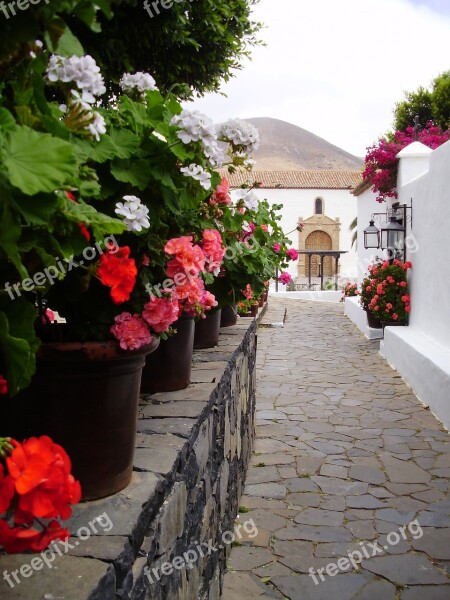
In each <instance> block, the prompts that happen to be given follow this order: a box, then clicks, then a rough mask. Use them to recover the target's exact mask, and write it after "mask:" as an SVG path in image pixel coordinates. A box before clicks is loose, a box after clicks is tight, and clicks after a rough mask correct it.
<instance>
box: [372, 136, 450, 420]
mask: <svg viewBox="0 0 450 600" xmlns="http://www.w3.org/2000/svg"><path fill="white" fill-rule="evenodd" d="M415 144H416V147H415V148H414V147H413V148H411V147H408V148H405V149H404V150H403V151H402V153H401V158H400V168H399V182H400V183H401V182H403V184H404V185H401V186H399V201H400V203H401V204H408V205H409V204H410V203H411V199H412V201H413V227H412V232H411V234H410V240H409V246H410V249H409V252H408V256H407V258H408V259H409V260H410V261H411V262H412V265H413V267H412V269H411V271H410V274H409V282H410V288H411V308H412V312H411V315H410V324H409V327H387V328H386V330H385V334H384V340H383V341H382V342H381V345H380V351H381V354H382V355H383V356H384V357H385V358H386V360H387V361H388V362H389V363H390V364H391V365H392V366H393V367H394V368H395V369H397V371H398V372H399V373H400V374H401V375H402V377H403V379H404V380H405V381H406V382H407V383H408V384H409V385H410V386H411V387H412V389H413V390H414V392H415V393H416V395H417V397H418V398H419V399H420V400H421V401H422V402H423V404H424V405H425V406H429V407H430V410H431V411H432V412H433V413H434V414H435V415H436V416H437V417H438V418H439V419H440V420H441V421H442V423H443V424H444V425H445V426H446V427H447V429H450V142H447V143H446V144H444V145H443V146H441V147H440V148H438V149H437V150H435V151H434V152H432V153H429V151H428V150H427V149H424V152H423V155H422V156H420V155H418V154H417V142H416V143H415ZM411 146H413V145H411ZM414 153H416V154H414ZM427 154H428V156H427ZM426 159H427V160H428V165H429V167H428V171H426V172H425V173H424V170H425V169H424V162H425V160H426ZM414 175H416V177H414Z"/></svg>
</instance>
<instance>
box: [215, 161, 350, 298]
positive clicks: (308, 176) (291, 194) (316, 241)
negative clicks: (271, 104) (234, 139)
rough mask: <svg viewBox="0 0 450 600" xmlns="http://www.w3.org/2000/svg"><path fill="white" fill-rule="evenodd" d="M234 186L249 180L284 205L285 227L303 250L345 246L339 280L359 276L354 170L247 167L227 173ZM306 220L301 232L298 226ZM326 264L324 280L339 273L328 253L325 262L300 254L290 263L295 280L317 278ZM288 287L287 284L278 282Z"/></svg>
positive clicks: (263, 195) (259, 191) (267, 197)
mask: <svg viewBox="0 0 450 600" xmlns="http://www.w3.org/2000/svg"><path fill="white" fill-rule="evenodd" d="M223 175H224V177H226V178H227V179H228V181H229V183H230V187H231V188H232V189H236V188H239V187H241V186H243V185H245V184H247V185H248V183H249V182H251V183H253V184H254V185H255V187H256V188H258V189H255V192H256V193H257V195H258V197H259V198H260V199H261V200H263V199H265V200H267V201H268V202H269V203H270V204H272V205H273V204H282V205H283V209H282V211H281V212H282V221H281V226H282V228H283V231H285V232H286V233H287V232H291V233H289V236H288V237H289V238H290V239H291V242H292V247H293V248H295V249H296V250H299V251H316V250H317V251H334V252H338V251H341V252H342V254H341V255H340V256H339V266H338V273H337V274H338V276H339V279H340V280H341V281H344V280H345V281H346V280H347V279H350V280H352V281H355V280H356V277H357V255H356V249H355V248H354V247H353V248H352V244H351V239H352V232H351V231H350V225H351V223H352V221H353V220H354V219H355V217H356V215H357V199H356V198H355V196H354V195H353V194H352V190H353V189H354V188H355V187H356V186H357V185H358V184H359V183H360V182H361V174H360V173H359V172H356V171H326V170H320V171H319V170H316V171H258V170H255V171H253V172H251V173H250V174H249V173H248V172H247V171H237V172H236V173H233V174H230V173H225V172H224V173H223ZM299 223H303V224H304V228H303V231H302V232H301V233H299V232H298V231H296V227H297V225H298V224H299ZM322 265H323V277H324V280H327V279H328V278H333V279H334V277H335V275H336V260H335V258H334V257H332V256H326V257H325V258H324V260H323V263H322V261H321V259H320V256H319V255H312V256H311V259H310V260H309V258H308V256H307V255H305V254H300V257H299V260H298V262H297V263H294V262H292V263H291V266H290V268H289V272H290V274H291V276H292V278H293V279H294V280H298V281H301V280H304V278H308V277H309V270H310V268H311V280H312V281H315V282H317V281H318V279H317V278H319V277H320V276H321V269H322ZM280 287H281V289H284V288H283V286H280Z"/></svg>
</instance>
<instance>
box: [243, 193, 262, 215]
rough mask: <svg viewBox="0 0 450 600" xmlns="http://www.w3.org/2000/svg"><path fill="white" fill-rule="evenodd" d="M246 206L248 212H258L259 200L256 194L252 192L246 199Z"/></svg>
mask: <svg viewBox="0 0 450 600" xmlns="http://www.w3.org/2000/svg"><path fill="white" fill-rule="evenodd" d="M244 206H245V208H247V209H248V210H257V209H258V206H259V199H258V196H257V195H256V194H255V192H253V191H250V192H248V194H246V195H245V197H244Z"/></svg>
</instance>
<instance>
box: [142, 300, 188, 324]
mask: <svg viewBox="0 0 450 600" xmlns="http://www.w3.org/2000/svg"><path fill="white" fill-rule="evenodd" d="M178 314H179V305H178V299H177V298H176V296H175V295H173V294H172V293H169V294H167V295H164V296H162V297H161V298H154V297H153V298H151V300H150V302H147V304H145V305H144V310H143V311H142V318H143V319H144V321H145V322H146V323H148V324H149V325H150V327H151V328H152V329H153V331H155V332H156V333H164V332H165V331H168V329H169V327H170V326H171V325H172V323H174V322H175V321H176V320H177V319H178Z"/></svg>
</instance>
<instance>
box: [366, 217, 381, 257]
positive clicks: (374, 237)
mask: <svg viewBox="0 0 450 600" xmlns="http://www.w3.org/2000/svg"><path fill="white" fill-rule="evenodd" d="M379 247H380V230H379V229H378V228H377V227H375V221H373V220H371V221H370V222H369V227H367V228H366V229H364V248H365V249H366V250H368V249H369V248H376V249H378V248H379Z"/></svg>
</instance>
